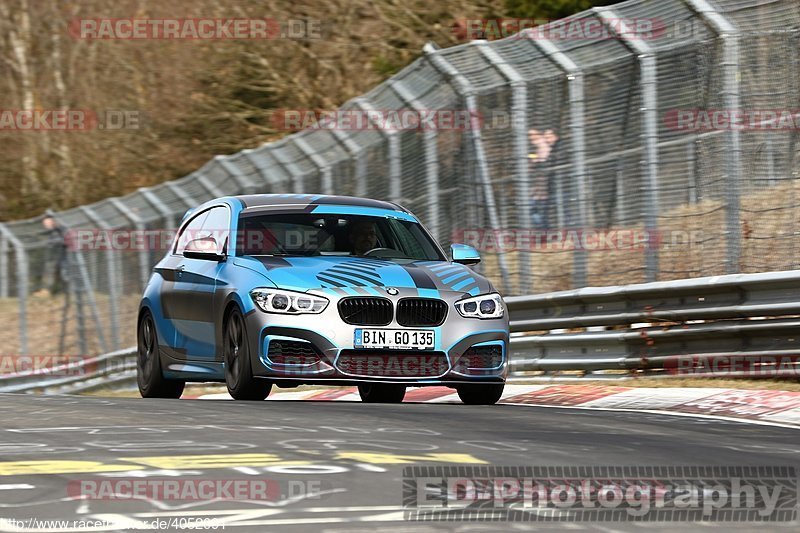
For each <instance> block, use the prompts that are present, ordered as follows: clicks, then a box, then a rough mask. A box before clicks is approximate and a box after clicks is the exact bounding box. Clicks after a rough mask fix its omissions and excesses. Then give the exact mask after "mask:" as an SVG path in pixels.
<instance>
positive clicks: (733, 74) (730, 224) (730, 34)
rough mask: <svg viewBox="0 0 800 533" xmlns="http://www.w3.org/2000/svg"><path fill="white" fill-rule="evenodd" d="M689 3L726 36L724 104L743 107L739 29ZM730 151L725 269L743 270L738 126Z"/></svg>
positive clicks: (697, 2) (703, 5)
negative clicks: (740, 97) (740, 260)
mask: <svg viewBox="0 0 800 533" xmlns="http://www.w3.org/2000/svg"><path fill="white" fill-rule="evenodd" d="M684 1H685V2H686V4H687V5H688V6H689V8H691V9H692V10H693V11H694V12H695V13H697V14H698V15H699V16H700V18H702V19H703V21H704V22H705V23H706V25H708V26H709V27H710V28H711V29H712V30H713V31H714V33H715V34H716V35H717V37H718V38H720V39H722V55H723V58H722V64H721V67H722V72H723V74H722V75H723V89H722V92H723V96H724V102H725V103H724V105H725V107H726V109H728V110H729V112H734V111H738V110H739V30H738V29H737V27H736V26H735V25H734V24H733V23H732V22H731V21H730V20H728V19H727V18H725V17H724V16H723V15H722V14H721V13H719V12H718V11H717V10H716V9H715V8H714V6H712V5H711V4H710V3H709V2H707V1H706V0H684ZM726 137H727V139H728V154H726V157H725V178H726V184H725V185H726V187H725V203H726V206H725V207H726V211H725V215H726V217H725V219H726V220H725V226H726V228H725V233H726V237H727V253H726V257H725V271H726V273H728V274H734V273H736V272H739V271H740V268H739V258H740V256H741V246H742V245H741V230H742V228H741V225H740V223H739V209H740V205H739V202H740V195H741V183H742V147H741V139H740V136H739V129H738V128H729V130H728V132H727V134H726Z"/></svg>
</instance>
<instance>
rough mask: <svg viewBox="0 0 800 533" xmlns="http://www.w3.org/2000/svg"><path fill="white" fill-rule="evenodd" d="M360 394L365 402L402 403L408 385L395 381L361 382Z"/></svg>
mask: <svg viewBox="0 0 800 533" xmlns="http://www.w3.org/2000/svg"><path fill="white" fill-rule="evenodd" d="M358 395H359V396H361V401H362V402H364V403H400V402H402V401H403V398H404V397H405V395H406V387H405V385H395V384H393V383H361V384H360V385H359V386H358Z"/></svg>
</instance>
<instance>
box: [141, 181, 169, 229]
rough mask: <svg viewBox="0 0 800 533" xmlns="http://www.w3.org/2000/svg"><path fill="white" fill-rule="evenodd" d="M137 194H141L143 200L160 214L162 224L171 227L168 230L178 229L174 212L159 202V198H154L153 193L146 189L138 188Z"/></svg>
mask: <svg viewBox="0 0 800 533" xmlns="http://www.w3.org/2000/svg"><path fill="white" fill-rule="evenodd" d="M139 192H140V193H142V196H144V199H145V200H147V201H148V202H150V205H152V206H153V207H155V208H156V210H157V211H158V212H159V213H161V216H162V217H164V223H165V224H169V225H170V226H171V227H170V228H169V229H175V228H177V227H178V224H177V221H176V220H175V212H174V211H172V210H171V209H170V208H169V207H167V205H166V204H165V203H164V202H162V201H161V198H159V197H158V196H156V195H155V193H153V191H151V190H150V189H149V188H147V187H141V188H139ZM162 229H167V228H162Z"/></svg>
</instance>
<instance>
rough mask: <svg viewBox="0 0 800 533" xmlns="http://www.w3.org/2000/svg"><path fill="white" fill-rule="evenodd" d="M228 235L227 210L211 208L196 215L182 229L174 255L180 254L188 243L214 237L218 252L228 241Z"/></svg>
mask: <svg viewBox="0 0 800 533" xmlns="http://www.w3.org/2000/svg"><path fill="white" fill-rule="evenodd" d="M229 233H230V216H229V215H228V208H226V207H213V208H211V209H209V210H207V211H203V212H202V213H201V214H199V215H197V216H196V217H195V218H193V219H192V220H191V221H189V223H188V224H187V225H186V226H185V227H184V228H183V230H182V231H181V233H180V235H178V240H177V244H176V245H175V253H176V254H182V253H183V250H184V249H185V248H186V245H187V244H188V243H189V242H190V241H193V240H194V239H203V238H205V237H214V239H216V241H217V244H219V247H220V250H224V248H223V245H225V243H226V241H227V240H228V234H229Z"/></svg>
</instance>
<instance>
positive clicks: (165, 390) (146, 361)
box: [136, 311, 186, 398]
mask: <svg viewBox="0 0 800 533" xmlns="http://www.w3.org/2000/svg"><path fill="white" fill-rule="evenodd" d="M136 348H137V354H136V384H137V385H139V394H141V396H142V398H180V397H181V394H183V388H184V387H185V386H186V382H185V381H175V380H167V379H164V375H163V374H162V373H161V358H160V357H159V353H158V336H157V335H156V325H155V323H154V322H153V317H152V315H150V312H149V311H148V312H145V313H143V314H142V318H140V319H139V327H138V328H137V332H136Z"/></svg>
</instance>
